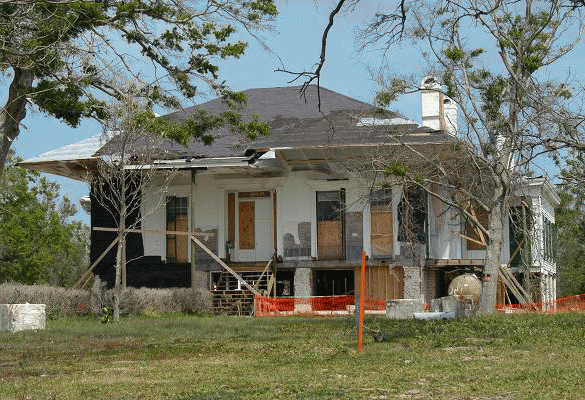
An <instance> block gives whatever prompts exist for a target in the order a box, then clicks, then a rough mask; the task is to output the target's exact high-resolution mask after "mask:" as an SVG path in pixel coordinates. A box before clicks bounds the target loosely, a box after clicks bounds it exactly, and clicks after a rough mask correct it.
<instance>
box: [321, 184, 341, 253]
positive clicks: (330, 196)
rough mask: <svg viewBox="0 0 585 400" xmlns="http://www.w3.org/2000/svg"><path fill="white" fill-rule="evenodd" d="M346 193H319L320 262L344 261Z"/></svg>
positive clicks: (338, 191) (337, 191)
mask: <svg viewBox="0 0 585 400" xmlns="http://www.w3.org/2000/svg"><path fill="white" fill-rule="evenodd" d="M343 200H344V191H343V190H336V191H328V192H317V247H318V256H319V260H342V259H344V246H343V203H344V201H343Z"/></svg>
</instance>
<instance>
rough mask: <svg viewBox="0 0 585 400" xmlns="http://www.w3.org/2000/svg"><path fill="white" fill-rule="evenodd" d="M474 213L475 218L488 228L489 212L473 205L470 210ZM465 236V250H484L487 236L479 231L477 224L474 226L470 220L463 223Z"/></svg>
mask: <svg viewBox="0 0 585 400" xmlns="http://www.w3.org/2000/svg"><path fill="white" fill-rule="evenodd" d="M471 212H472V213H473V214H475V218H476V219H477V220H478V221H479V223H480V224H481V226H483V227H484V228H485V229H488V228H489V222H490V219H489V217H490V216H489V214H488V212H487V211H485V210H484V209H483V208H479V207H475V208H473V209H472V210H471ZM465 236H467V237H468V238H469V239H468V240H467V250H485V248H486V244H487V237H486V236H485V235H484V234H483V232H481V231H480V229H479V228H478V227H477V226H474V225H473V224H472V223H471V222H470V221H467V223H466V224H465Z"/></svg>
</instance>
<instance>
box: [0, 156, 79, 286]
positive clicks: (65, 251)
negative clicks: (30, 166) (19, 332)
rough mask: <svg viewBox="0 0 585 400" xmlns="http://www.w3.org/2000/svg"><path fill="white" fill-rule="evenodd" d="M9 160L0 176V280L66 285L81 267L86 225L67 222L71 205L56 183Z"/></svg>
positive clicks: (71, 214)
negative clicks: (60, 192) (62, 196)
mask: <svg viewBox="0 0 585 400" xmlns="http://www.w3.org/2000/svg"><path fill="white" fill-rule="evenodd" d="M15 161H17V160H15V159H14V157H13V156H12V155H11V154H9V157H8V158H7V162H6V165H5V169H6V170H5V173H4V174H3V175H2V177H0V282H21V283H26V284H39V283H46V284H52V285H60V286H70V285H72V284H73V283H74V280H75V279H76V278H77V275H78V274H79V273H80V271H82V270H83V269H85V268H87V262H88V239H89V235H88V232H89V230H88V227H87V226H85V225H83V224H82V223H80V222H78V221H75V222H69V218H70V217H72V216H73V215H74V214H75V212H76V209H75V207H74V206H73V205H72V204H71V202H70V200H69V199H68V198H67V197H64V198H63V199H60V195H59V189H60V186H59V185H58V184H56V183H54V182H50V181H49V180H47V179H46V178H44V177H42V176H40V174H39V173H37V172H30V171H26V170H25V169H23V168H20V167H16V166H15V165H14V163H15Z"/></svg>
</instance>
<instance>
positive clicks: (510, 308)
mask: <svg viewBox="0 0 585 400" xmlns="http://www.w3.org/2000/svg"><path fill="white" fill-rule="evenodd" d="M496 309H497V310H498V312H501V313H515V312H538V313H557V312H568V311H585V294H579V295H576V296H569V297H561V298H560V299H556V300H553V301H547V302H540V303H533V304H500V305H497V306H496Z"/></svg>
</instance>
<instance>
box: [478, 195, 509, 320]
mask: <svg viewBox="0 0 585 400" xmlns="http://www.w3.org/2000/svg"><path fill="white" fill-rule="evenodd" d="M497 191H498V192H500V195H499V196H498V197H497V200H496V201H495V202H494V203H493V207H492V210H491V212H490V216H489V232H490V240H489V243H488V245H487V249H486V259H485V266H484V281H483V283H482V293H481V300H480V304H479V310H478V313H479V314H492V313H494V312H495V311H496V295H497V289H498V275H499V270H500V263H501V259H500V256H501V253H502V247H503V243H504V227H505V224H504V221H505V218H506V216H507V212H506V210H507V205H506V202H505V196H504V195H503V188H501V187H500V188H497Z"/></svg>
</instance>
